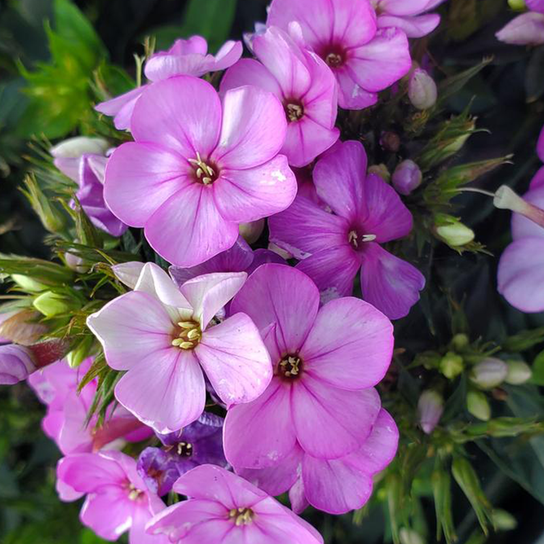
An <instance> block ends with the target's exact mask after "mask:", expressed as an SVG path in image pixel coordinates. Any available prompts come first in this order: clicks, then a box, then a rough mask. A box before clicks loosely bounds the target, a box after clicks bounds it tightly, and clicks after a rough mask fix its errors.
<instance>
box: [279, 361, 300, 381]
mask: <svg viewBox="0 0 544 544" xmlns="http://www.w3.org/2000/svg"><path fill="white" fill-rule="evenodd" d="M278 374H279V376H280V377H281V378H284V379H288V380H294V379H297V378H300V375H301V374H302V359H301V358H300V357H299V356H298V355H286V356H285V357H284V358H283V359H282V360H281V361H280V363H279V365H278Z"/></svg>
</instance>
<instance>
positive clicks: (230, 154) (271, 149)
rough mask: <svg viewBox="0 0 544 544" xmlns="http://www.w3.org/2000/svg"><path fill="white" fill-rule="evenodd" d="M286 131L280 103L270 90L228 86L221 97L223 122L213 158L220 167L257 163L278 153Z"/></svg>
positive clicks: (246, 166)
mask: <svg viewBox="0 0 544 544" xmlns="http://www.w3.org/2000/svg"><path fill="white" fill-rule="evenodd" d="M286 130H287V121H286V120H285V112H284V110H283V106H282V105H281V103H280V101H279V100H278V99H277V98H276V96H274V95H273V94H272V93H271V92H268V91H265V90H263V89H259V88H257V87H252V86H245V87H238V88H236V89H230V90H228V91H227V92H226V93H225V94H224V96H223V124H222V127H221V135H220V138H219V143H218V145H217V147H216V149H215V151H214V152H213V155H212V159H213V160H214V161H215V162H216V163H217V164H218V165H219V169H220V170H221V169H223V168H225V169H232V170H246V169H248V168H254V167H256V166H260V165H261V164H264V163H265V162H267V161H269V160H271V159H273V158H274V157H275V156H276V155H277V154H278V152H279V150H280V149H281V147H282V145H283V142H284V140H285V131H286Z"/></svg>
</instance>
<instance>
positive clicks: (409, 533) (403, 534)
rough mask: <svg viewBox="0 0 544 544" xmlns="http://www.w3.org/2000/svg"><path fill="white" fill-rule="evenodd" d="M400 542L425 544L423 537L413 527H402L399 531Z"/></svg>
mask: <svg viewBox="0 0 544 544" xmlns="http://www.w3.org/2000/svg"><path fill="white" fill-rule="evenodd" d="M399 537H400V542H401V544H425V541H424V540H423V537H422V536H421V535H420V534H419V533H418V532H416V531H414V530H413V529H406V527H402V529H401V530H400V532H399Z"/></svg>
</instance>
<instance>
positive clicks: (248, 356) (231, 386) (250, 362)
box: [195, 313, 272, 408]
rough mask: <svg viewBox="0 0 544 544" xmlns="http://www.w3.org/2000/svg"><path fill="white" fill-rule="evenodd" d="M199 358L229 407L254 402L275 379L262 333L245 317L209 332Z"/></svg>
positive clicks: (201, 344)
mask: <svg viewBox="0 0 544 544" xmlns="http://www.w3.org/2000/svg"><path fill="white" fill-rule="evenodd" d="M195 354H196V356H197V357H198V360H199V362H200V364H201V365H202V367H203V368H204V372H206V376H207V377H208V379H209V380H210V382H211V384H212V386H213V388H214V390H215V392H216V393H217V395H218V396H219V398H220V399H221V400H222V401H223V402H224V403H225V404H226V405H227V408H228V407H230V406H232V405H234V404H242V403H246V402H251V401H252V400H255V399H256V398H257V397H259V396H260V395H261V394H262V393H263V392H264V390H265V389H266V388H267V387H268V385H269V384H270V380H271V379H272V364H271V362H270V355H268V351H266V347H265V345H264V344H263V341H262V339H261V336H260V335H259V330H258V329H257V327H256V326H255V324H254V323H253V321H251V319H250V318H249V317H248V316H247V315H245V314H241V313H239V314H236V315H233V316H232V317H229V318H228V319H227V320H225V321H223V323H220V324H219V325H216V326H215V327H211V328H209V329H208V330H206V331H205V332H204V333H203V335H202V340H201V342H200V343H199V344H198V346H197V347H196V348H195Z"/></svg>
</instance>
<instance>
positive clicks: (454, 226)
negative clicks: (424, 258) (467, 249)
mask: <svg viewBox="0 0 544 544" xmlns="http://www.w3.org/2000/svg"><path fill="white" fill-rule="evenodd" d="M435 226H436V234H437V235H438V236H439V237H440V238H441V239H442V240H444V242H446V244H448V245H449V246H451V247H454V248H455V247H460V246H464V245H466V244H469V243H470V242H472V240H474V231H473V230H472V229H469V228H468V227H467V226H465V225H463V223H461V221H459V220H458V219H456V218H455V217H452V216H451V215H445V214H439V215H438V216H437V217H436V218H435Z"/></svg>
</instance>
